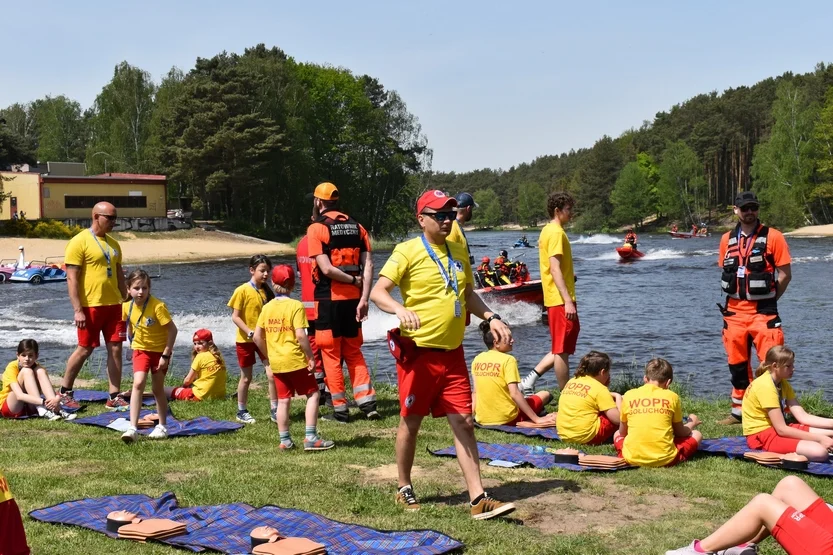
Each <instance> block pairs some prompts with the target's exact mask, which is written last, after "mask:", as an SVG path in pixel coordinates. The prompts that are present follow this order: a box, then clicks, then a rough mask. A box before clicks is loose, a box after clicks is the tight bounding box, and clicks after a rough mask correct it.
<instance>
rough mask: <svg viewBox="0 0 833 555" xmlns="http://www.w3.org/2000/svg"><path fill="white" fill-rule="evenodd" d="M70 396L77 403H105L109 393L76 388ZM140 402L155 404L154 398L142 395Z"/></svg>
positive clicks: (146, 404)
mask: <svg viewBox="0 0 833 555" xmlns="http://www.w3.org/2000/svg"><path fill="white" fill-rule="evenodd" d="M72 398H73V399H75V400H76V401H78V402H79V403H106V402H107V401H108V399H110V394H109V393H107V392H106V391H98V390H96V389H76V390H74V391H73V392H72ZM142 404H143V405H145V406H152V405H155V404H156V399H154V398H153V397H143V398H142Z"/></svg>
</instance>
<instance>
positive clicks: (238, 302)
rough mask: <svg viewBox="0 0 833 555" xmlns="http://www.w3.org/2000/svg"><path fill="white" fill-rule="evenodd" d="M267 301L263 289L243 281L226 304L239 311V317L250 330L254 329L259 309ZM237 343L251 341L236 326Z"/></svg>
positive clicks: (261, 308)
mask: <svg viewBox="0 0 833 555" xmlns="http://www.w3.org/2000/svg"><path fill="white" fill-rule="evenodd" d="M267 302H269V299H268V298H267V297H266V293H265V292H264V291H263V289H255V288H254V286H253V285H252V282H248V283H244V284H243V285H241V286H240V287H238V288H237V289H235V290H234V293H232V295H231V298H230V299H229V301H228V306H230V307H231V308H232V309H237V310H239V311H240V317H241V318H243V321H244V322H246V325H247V326H248V327H249V329H250V330H254V329H255V326H257V318H258V316H260V311H261V310H263V306H264V305H265V304H266V303H267ZM236 342H237V343H251V342H252V340H251V339H249V337H248V336H247V335H246V334H245V333H243V330H241V329H240V328H237V338H236Z"/></svg>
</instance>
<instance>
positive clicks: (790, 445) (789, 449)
mask: <svg viewBox="0 0 833 555" xmlns="http://www.w3.org/2000/svg"><path fill="white" fill-rule="evenodd" d="M790 428H795V429H797V430H801V431H802V432H809V431H810V426H805V425H804V424H790ZM799 441H801V440H800V439H794V438H791V437H781V436H779V435H778V432H776V431H775V428H767V429H766V430H764V431H763V432H758V433H757V434H752V435H751V436H746V444H747V445H748V446H749V448H750V449H760V450H761V451H769V452H770V453H781V454H782V455H786V454H787V453H795V450H796V448H798V442H799Z"/></svg>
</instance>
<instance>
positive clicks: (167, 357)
mask: <svg viewBox="0 0 833 555" xmlns="http://www.w3.org/2000/svg"><path fill="white" fill-rule="evenodd" d="M159 356H161V357H162V358H164V359H165V360H171V355H166V354H164V353H163V354H161V355H159Z"/></svg>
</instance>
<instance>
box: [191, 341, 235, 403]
mask: <svg viewBox="0 0 833 555" xmlns="http://www.w3.org/2000/svg"><path fill="white" fill-rule="evenodd" d="M191 370H193V371H194V372H196V374H197V379H195V380H194V383H192V384H191V389H192V390H193V392H194V395H196V397H197V398H198V399H199V400H200V401H207V400H209V399H225V397H226V377H227V376H226V366H225V364H221V363H220V361H218V360H217V359H216V358H215V357H214V355H213V354H211V353H209V352H208V351H203V352H201V353H197V356H195V357H194V360H193V361H191Z"/></svg>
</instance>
